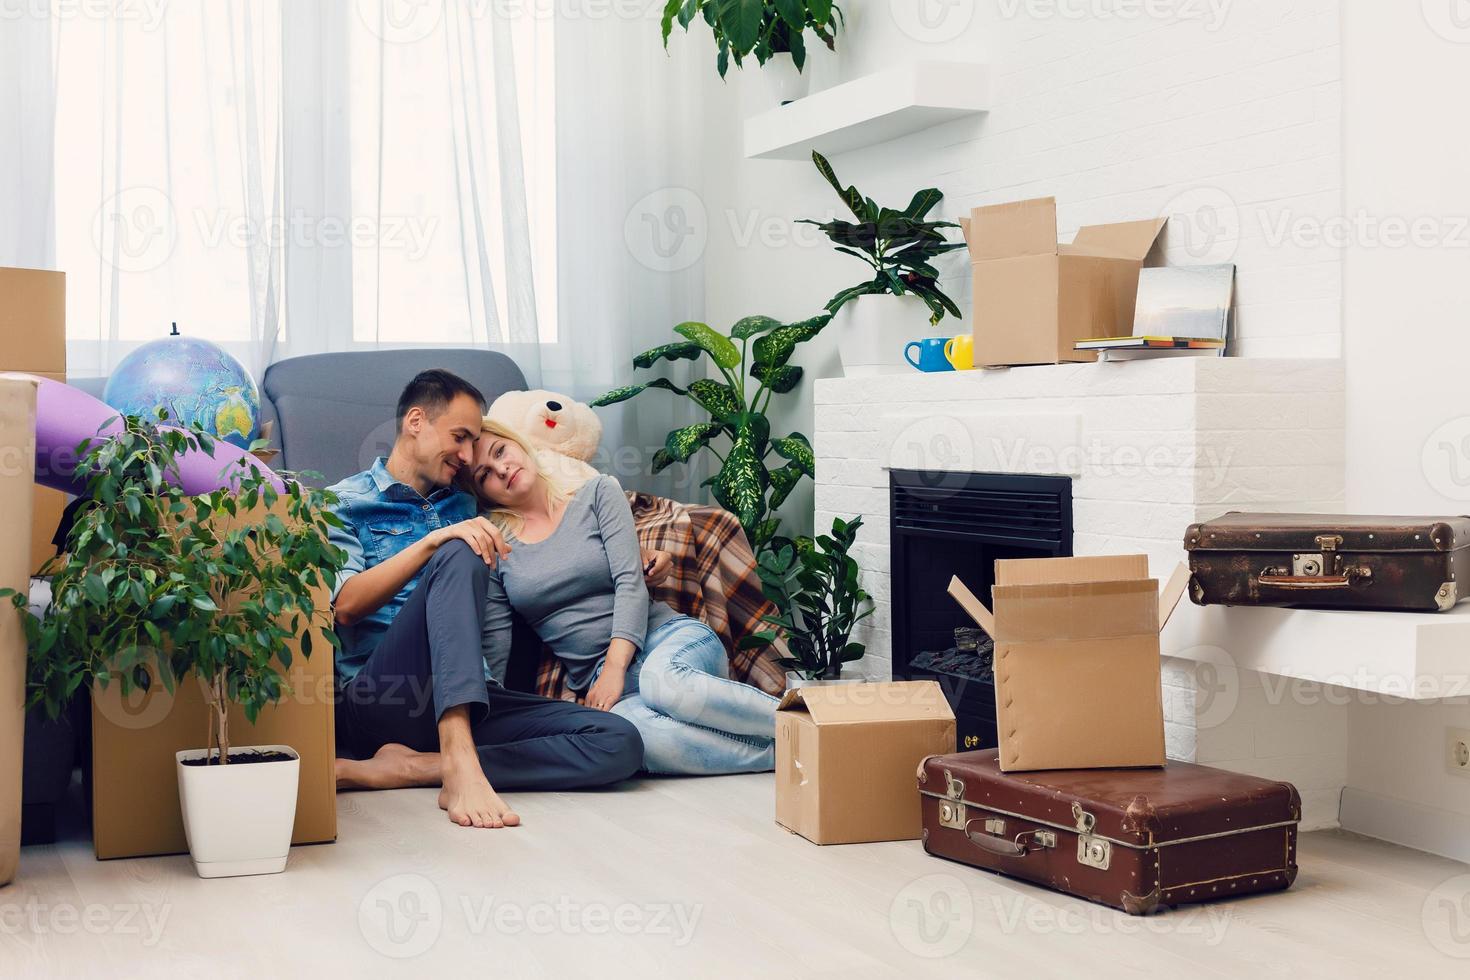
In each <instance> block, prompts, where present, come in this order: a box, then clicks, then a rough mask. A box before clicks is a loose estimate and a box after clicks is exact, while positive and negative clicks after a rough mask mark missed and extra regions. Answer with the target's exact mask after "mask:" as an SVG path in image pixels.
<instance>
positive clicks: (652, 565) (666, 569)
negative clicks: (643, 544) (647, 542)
mask: <svg viewBox="0 0 1470 980" xmlns="http://www.w3.org/2000/svg"><path fill="white" fill-rule="evenodd" d="M642 554H643V581H645V582H647V583H648V587H649V588H650V589H651V588H653V587H654V586H656V585H661V584H662V583H663V581H664V579H666V578H668V577H669V575H670V574H671V573H672V572H673V571H674V556H673V555H671V554H669V553H668V552H667V551H650V550H648V549H647V548H645V549H643V550H642Z"/></svg>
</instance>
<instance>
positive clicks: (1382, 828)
mask: <svg viewBox="0 0 1470 980" xmlns="http://www.w3.org/2000/svg"><path fill="white" fill-rule="evenodd" d="M1340 819H1341V822H1342V827H1343V829H1344V830H1351V831H1353V832H1354V833H1358V834H1364V835H1366V836H1368V837H1377V838H1378V839H1379V840H1386V841H1389V842H1390V843H1393V844H1403V845H1404V846H1405V847H1412V848H1416V849H1417V850H1421V851H1428V852H1429V853H1430V854H1438V855H1441V856H1442V857H1447V858H1453V859H1454V860H1456V861H1467V862H1470V817H1466V816H1465V814H1463V813H1454V812H1452V811H1450V810H1441V809H1439V808H1438V807H1431V806H1424V805H1423V804H1422V803H1410V802H1409V801H1408V800H1400V799H1397V798H1395V797H1392V796H1380V795H1379V794H1377V793H1370V792H1368V791H1367V790H1363V789H1355V788H1353V787H1351V786H1348V787H1346V788H1344V789H1343V791H1342V807H1341V818H1340Z"/></svg>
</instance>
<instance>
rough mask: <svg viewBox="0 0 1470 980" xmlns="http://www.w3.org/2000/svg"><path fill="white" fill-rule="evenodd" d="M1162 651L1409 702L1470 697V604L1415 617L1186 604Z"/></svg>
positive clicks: (1168, 631) (1165, 635)
mask: <svg viewBox="0 0 1470 980" xmlns="http://www.w3.org/2000/svg"><path fill="white" fill-rule="evenodd" d="M1221 650H1223V651H1225V653H1226V654H1228V659H1223V658H1222V657H1221V655H1220V653H1219V651H1221ZM1162 651H1163V653H1164V655H1165V656H1168V657H1179V658H1181V659H1184V660H1193V661H1197V662H1202V663H1209V662H1215V663H1222V662H1223V663H1225V664H1229V665H1233V666H1234V667H1235V668H1237V669H1239V670H1254V671H1259V672H1261V673H1264V674H1274V675H1276V676H1279V677H1292V678H1297V679H1299V680H1306V681H1317V682H1320V683H1323V684H1331V685H1333V686H1335V687H1342V688H1348V689H1350V690H1359V691H1370V692H1373V693H1375V694H1381V695H1386V696H1391V697H1395V698H1402V699H1404V700H1408V701H1428V700H1433V699H1436V698H1444V697H1456V696H1458V697H1466V696H1470V603H1461V604H1460V605H1458V606H1456V607H1455V608H1454V609H1452V610H1450V611H1448V612H1443V613H1412V612H1359V611H1332V610H1323V609H1274V608H1262V607H1245V606H1196V605H1193V604H1192V603H1190V602H1189V600H1188V599H1185V601H1183V602H1181V603H1180V604H1179V608H1178V609H1177V610H1175V613H1174V616H1173V618H1172V619H1170V620H1169V624H1168V625H1167V626H1166V627H1165V628H1164V633H1163V637H1162Z"/></svg>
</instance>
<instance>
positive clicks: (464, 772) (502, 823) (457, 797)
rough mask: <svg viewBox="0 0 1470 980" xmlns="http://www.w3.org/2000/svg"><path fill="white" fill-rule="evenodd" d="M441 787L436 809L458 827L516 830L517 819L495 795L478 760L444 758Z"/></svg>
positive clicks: (469, 757) (476, 757)
mask: <svg viewBox="0 0 1470 980" xmlns="http://www.w3.org/2000/svg"><path fill="white" fill-rule="evenodd" d="M443 776H444V788H443V789H441V790H440V791H439V809H441V810H446V811H448V813H449V819H450V820H452V821H454V822H455V823H457V824H459V825H460V826H461V827H516V826H519V825H520V822H521V818H520V817H519V816H518V815H517V814H516V812H515V811H514V810H512V809H511V808H510V807H509V806H508V805H507V804H506V802H505V801H504V800H502V799H501V798H500V797H499V796H497V795H495V790H494V789H492V788H491V786H490V780H488V779H486V778H485V771H484V770H483V769H481V768H480V758H479V756H477V755H474V754H470V755H469V756H468V757H467V758H459V757H453V758H451V757H450V756H445V757H444V763H443Z"/></svg>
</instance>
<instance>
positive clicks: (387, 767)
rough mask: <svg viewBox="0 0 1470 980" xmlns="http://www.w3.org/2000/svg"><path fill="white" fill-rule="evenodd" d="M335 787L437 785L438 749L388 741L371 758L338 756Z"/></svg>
mask: <svg viewBox="0 0 1470 980" xmlns="http://www.w3.org/2000/svg"><path fill="white" fill-rule="evenodd" d="M336 768H337V788H338V789H404V788H405V787H409V786H438V785H439V768H440V767H439V753H437V752H415V751H414V750H413V749H411V748H409V747H408V746H407V745H399V744H398V743H397V742H389V743H388V744H386V745H384V746H383V747H382V748H380V749H378V751H377V752H375V753H373V757H372V758H371V759H338V760H337V767H336Z"/></svg>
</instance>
